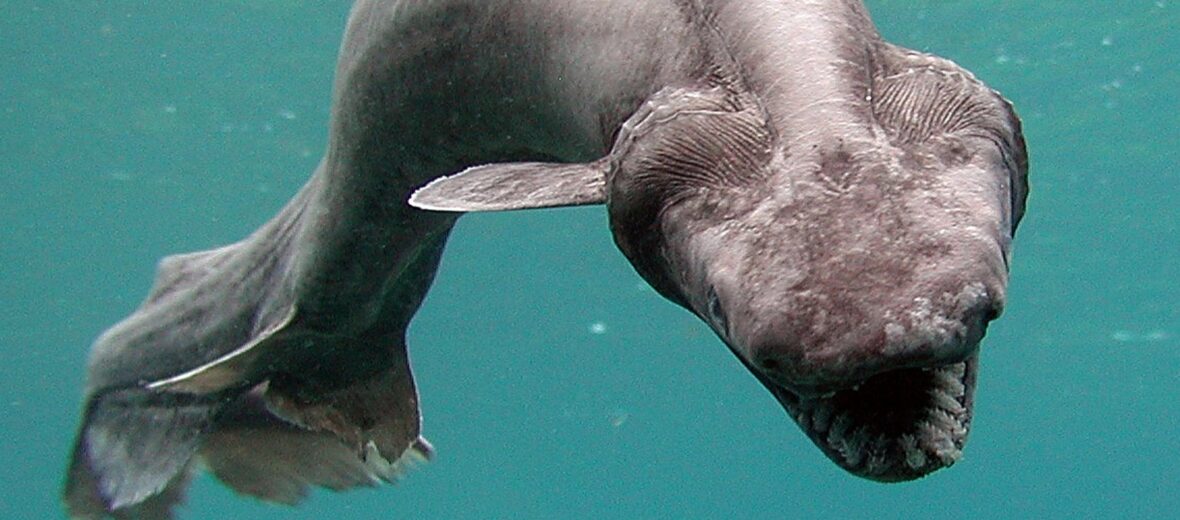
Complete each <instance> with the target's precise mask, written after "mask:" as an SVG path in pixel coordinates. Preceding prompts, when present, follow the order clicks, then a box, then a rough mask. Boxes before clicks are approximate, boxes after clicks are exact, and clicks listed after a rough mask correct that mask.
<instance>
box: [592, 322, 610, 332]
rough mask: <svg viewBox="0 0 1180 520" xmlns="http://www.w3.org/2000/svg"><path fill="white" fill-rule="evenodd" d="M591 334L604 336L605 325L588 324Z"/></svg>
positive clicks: (598, 323) (600, 323)
mask: <svg viewBox="0 0 1180 520" xmlns="http://www.w3.org/2000/svg"><path fill="white" fill-rule="evenodd" d="M589 328H590V333H591V334H606V324H605V323H603V322H601V321H596V322H594V323H591V324H590V327H589Z"/></svg>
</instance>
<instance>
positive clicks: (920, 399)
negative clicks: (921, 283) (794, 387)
mask: <svg viewBox="0 0 1180 520" xmlns="http://www.w3.org/2000/svg"><path fill="white" fill-rule="evenodd" d="M978 359H979V354H978V352H976V353H973V354H971V356H969V357H968V358H967V359H966V360H964V361H959V362H953V363H948V364H945V365H941V366H936V367H925V368H902V369H896V370H891V371H886V372H882V373H880V374H877V375H874V376H872V377H870V378H868V379H866V380H864V381H862V382H860V383H858V384H855V385H851V386H849V387H846V388H844V389H842V390H838V391H835V392H831V393H828V394H826V395H822V396H817V397H803V396H800V395H797V394H795V393H793V392H791V391H790V390H787V389H786V388H784V387H782V386H779V385H777V384H775V383H774V382H772V381H769V380H767V379H765V378H760V379H763V383H765V384H766V386H767V387H768V388H770V391H771V392H772V393H773V394H774V395H775V397H776V398H778V400H779V401H780V402H781V403H782V404H783V406H784V407H785V408H786V410H787V413H789V414H790V415H791V417H792V418H794V419H795V422H796V423H798V424H799V427H800V428H802V429H803V431H804V432H805V433H807V436H808V437H810V438H811V440H812V441H813V442H814V443H815V444H816V446H818V447H819V448H820V449H821V450H822V451H823V452H824V454H825V455H827V456H828V458H830V459H831V460H832V461H833V462H835V463H836V464H837V465H839V466H840V467H842V468H844V469H845V470H847V471H848V472H850V473H852V474H854V475H857V476H860V477H863V478H867V479H870V480H875V481H879V482H903V481H907V480H914V479H917V478H921V477H924V476H926V475H928V474H930V473H932V472H934V471H936V470H939V469H942V468H945V467H948V466H951V465H952V464H954V463H955V462H957V461H958V460H959V458H960V457H961V456H962V453H963V446H964V444H965V443H966V441H967V433H968V430H969V429H970V424H971V411H972V405H973V397H972V396H973V394H974V391H975V378H976V370H977V365H978Z"/></svg>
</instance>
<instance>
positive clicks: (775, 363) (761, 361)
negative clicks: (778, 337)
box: [757, 356, 783, 374]
mask: <svg viewBox="0 0 1180 520" xmlns="http://www.w3.org/2000/svg"><path fill="white" fill-rule="evenodd" d="M757 365H758V368H759V369H761V370H762V372H763V373H766V374H777V373H779V371H780V370H782V368H783V365H782V362H781V361H779V360H778V359H775V358H773V357H769V356H762V357H760V358H758V360H757Z"/></svg>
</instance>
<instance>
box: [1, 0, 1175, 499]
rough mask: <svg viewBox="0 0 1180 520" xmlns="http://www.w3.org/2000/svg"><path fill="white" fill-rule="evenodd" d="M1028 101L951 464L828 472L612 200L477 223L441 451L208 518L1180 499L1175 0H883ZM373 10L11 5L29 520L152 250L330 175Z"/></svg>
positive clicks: (19, 430)
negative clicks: (960, 436)
mask: <svg viewBox="0 0 1180 520" xmlns="http://www.w3.org/2000/svg"><path fill="white" fill-rule="evenodd" d="M869 4H870V8H871V9H872V11H873V13H874V16H875V19H876V21H877V23H878V25H879V26H880V29H881V31H882V32H883V33H884V34H885V35H886V36H887V37H888V38H889V39H891V40H893V41H895V42H898V43H901V44H904V45H907V46H910V47H914V48H917V49H921V50H926V51H931V52H936V53H938V54H941V55H944V56H947V57H950V58H952V59H955V60H956V61H958V62H959V63H961V64H963V65H965V66H966V67H968V68H969V69H971V70H973V71H974V72H975V73H976V74H977V75H978V76H979V77H981V78H982V79H984V80H985V81H987V82H988V83H989V84H991V85H992V86H994V87H996V88H998V89H999V90H1001V91H1002V92H1004V93H1005V95H1007V96H1008V97H1009V98H1010V99H1012V100H1013V102H1014V103H1015V105H1016V107H1017V109H1018V111H1019V112H1020V114H1021V115H1022V116H1023V118H1024V124H1025V132H1026V137H1027V139H1028V144H1029V149H1030V153H1031V162H1032V168H1031V179H1032V195H1031V198H1030V201H1029V213H1028V216H1027V219H1026V220H1025V222H1024V223H1023V224H1022V227H1021V229H1020V232H1019V236H1018V237H1017V247H1016V252H1015V259H1014V264H1013V273H1012V285H1011V292H1010V298H1009V304H1008V309H1007V311H1006V313H1005V316H1004V317H1003V318H1002V319H1001V320H1000V321H998V322H996V323H995V324H993V325H992V327H991V328H990V330H989V334H988V337H987V338H986V340H985V341H984V345H983V353H982V367H981V370H982V373H981V376H980V383H979V388H978V391H977V405H976V414H975V421H974V426H973V432H972V436H971V440H970V442H969V443H968V446H967V451H966V455H965V457H964V459H963V460H962V461H961V462H960V463H959V464H957V465H955V466H954V467H953V468H950V469H947V470H943V471H941V472H938V473H935V474H934V475H932V476H930V477H928V478H926V479H923V480H920V481H917V482H912V483H906V484H894V485H882V484H875V483H871V482H867V481H863V480H860V479H857V478H855V477H851V476H849V475H847V474H845V473H844V472H842V471H841V470H839V469H838V468H836V466H835V465H833V464H832V463H830V462H829V461H828V460H827V459H826V458H824V457H823V455H821V454H820V452H819V450H817V449H816V448H815V447H814V446H812V444H811V443H810V441H808V440H807V439H806V438H805V437H804V435H803V434H802V432H800V431H799V429H798V428H797V427H796V426H795V424H794V423H793V422H792V421H791V420H790V419H789V418H788V417H787V416H786V414H785V413H783V411H782V409H781V407H780V406H779V405H778V404H777V403H776V402H775V401H774V399H773V398H772V397H771V396H770V394H769V393H768V392H767V391H766V390H765V389H763V388H762V387H761V385H760V384H759V383H757V382H756V381H755V380H754V378H753V377H751V376H750V375H749V374H748V373H747V371H746V370H745V369H744V368H742V367H741V366H740V365H739V364H738V362H737V361H736V360H735V359H734V358H733V357H732V356H731V355H730V354H729V352H728V351H727V350H726V349H725V347H724V346H723V345H721V344H720V342H719V341H718V340H717V339H716V338H715V337H714V336H713V335H712V333H711V332H709V331H708V330H707V329H706V328H705V326H704V325H703V324H702V323H699V322H698V321H697V320H696V319H695V318H693V317H691V316H689V315H688V314H687V313H686V312H684V311H682V310H680V309H679V308H676V307H674V306H673V305H671V304H669V303H667V302H665V301H663V300H662V299H661V298H659V297H658V296H657V295H655V294H654V293H653V292H652V291H650V290H648V289H646V288H645V286H644V284H643V283H642V282H641V280H640V279H639V278H638V277H637V276H636V275H635V274H634V273H633V271H632V270H631V268H630V266H629V265H628V264H627V262H626V261H625V260H624V259H623V257H622V255H621V254H619V253H618V252H617V251H616V249H615V248H614V246H613V244H612V242H611V240H610V237H609V234H608V232H607V229H606V225H605V215H604V212H603V211H602V210H601V209H600V208H589V209H576V210H550V211H541V212H527V213H520V214H497V215H477V216H469V217H465V218H464V219H463V220H462V221H461V223H460V225H459V227H458V229H457V231H456V233H455V235H454V237H453V239H452V241H451V243H450V246H449V249H448V252H447V255H446V257H445V260H444V262H443V266H442V269H441V271H440V273H439V277H438V281H437V283H436V286H435V288H434V290H433V292H432V293H431V294H430V296H429V298H428V300H427V302H426V305H425V306H424V308H423V309H422V311H421V313H420V314H419V315H418V317H417V318H416V320H415V322H414V324H413V326H412V328H411V331H410V336H411V337H410V342H411V343H410V344H411V349H412V356H413V362H414V367H415V370H416V374H417V377H418V384H419V390H420V392H421V394H422V404H423V409H424V421H425V434H426V436H427V437H428V438H429V439H431V441H432V442H433V443H434V444H435V446H436V448H437V449H438V457H437V459H436V460H435V461H434V462H432V463H430V464H429V465H426V466H424V467H422V468H420V469H418V470H416V471H414V472H413V473H411V474H410V475H409V477H408V478H407V479H406V480H404V481H403V482H402V483H400V484H399V485H397V486H387V487H382V488H376V489H374V490H362V491H358V492H351V493H346V494H333V493H327V492H317V493H315V494H313V496H312V497H311V498H310V500H309V501H308V502H307V503H306V504H304V505H303V506H301V507H300V508H299V509H287V508H281V507H274V506H267V505H262V504H259V503H257V502H254V501H251V500H249V499H243V498H239V497H236V496H234V495H233V494H232V493H231V492H229V491H227V490H225V489H224V488H222V487H220V486H218V485H217V484H216V483H214V482H213V481H212V480H211V479H209V478H208V477H202V478H200V479H198V481H197V482H196V485H195V486H194V488H193V491H192V493H191V495H190V500H189V505H187V506H185V507H183V508H182V515H181V517H182V518H189V519H213V518H218V519H220V518H263V519H266V518H274V519H278V518H306V519H312V518H334V519H387V518H424V519H434V518H437V519H458V518H473V519H477V518H478V519H483V518H520V519H548V518H595V519H599V518H944V517H957V518H1176V517H1177V515H1180V461H1178V454H1180V419H1178V413H1180V407H1178V400H1180V290H1178V288H1177V285H1178V282H1180V267H1178V262H1177V258H1178V257H1180V226H1178V222H1180V209H1178V208H1180V203H1178V202H1177V199H1180V168H1178V167H1177V164H1178V163H1180V154H1178V153H1177V152H1176V148H1177V146H1178V145H1180V125H1178V123H1177V121H1180V118H1178V117H1177V114H1180V101H1178V99H1180V67H1177V64H1178V62H1177V58H1176V52H1177V51H1176V49H1180V2H1176V1H1175V0H1103V1H1098V0H1074V1H1068V2H1067V1H1054V0H1050V1H1032V0H1019V1H1016V0H1014V1H1008V2H978V1H977V2H967V1H959V0H954V1H951V0H941V1H933V0H931V1H915V0H877V1H872V2H869ZM347 9H348V5H347V2H345V1H342V0H335V1H331V2H312V1H296V0H289V1H280V0H234V1H231V0H207V1H204V2H132V1H126V0H106V1H101V2H100V1H97V0H77V1H69V2H63V1H54V0H49V1H34V0H0V440H2V442H3V447H2V449H0V467H2V468H4V470H3V471H0V518H13V519H17V518H59V517H61V516H62V513H61V509H60V507H59V505H58V498H57V497H58V493H59V488H60V482H61V479H62V471H63V469H64V467H65V463H66V457H67V455H68V450H69V447H70V444H71V442H72V437H73V435H74V429H75V428H76V421H77V413H78V408H79V406H80V393H81V385H82V380H83V374H84V367H85V357H86V352H87V350H88V346H89V344H90V342H91V341H92V340H93V339H94V337H95V336H96V335H97V334H98V333H99V332H101V331H102V330H103V329H104V328H106V327H107V326H109V325H111V324H113V323H114V322H116V321H117V320H118V319H120V318H121V317H122V316H124V315H125V314H126V313H128V312H129V311H130V310H131V309H133V308H134V307H135V306H136V305H137V304H138V302H139V301H140V299H141V298H142V297H143V296H144V295H145V294H146V292H147V289H148V286H149V284H150V282H151V277H152V272H153V270H154V265H155V262H156V259H158V258H159V257H161V256H163V255H165V254H169V253H174V252H181V251H191V250H198V249H206V248H209V247H212V246H215V245H220V244H224V243H227V242H231V241H234V240H237V239H238V238H240V237H242V236H243V235H245V234H246V233H248V232H249V231H251V230H253V229H254V228H255V227H256V226H257V225H259V224H260V223H262V222H263V221H264V220H265V219H267V218H268V217H269V216H271V215H272V214H273V213H274V212H275V211H276V210H277V209H278V208H279V207H280V205H282V204H283V203H284V202H285V201H286V200H287V199H288V198H289V197H290V196H291V195H292V194H293V193H294V191H295V190H296V189H297V188H298V187H299V186H300V185H301V184H302V183H303V182H304V180H305V179H306V178H307V176H308V175H309V174H310V172H311V170H312V168H313V167H314V166H315V163H316V161H317V159H318V156H319V154H320V151H321V149H322V146H323V143H324V139H325V128H326V118H327V113H328V112H327V111H328V99H329V90H330V81H331V74H332V70H333V62H334V58H335V53H336V48H337V45H338V43H339V38H340V33H341V30H342V28H343V24H344V19H345V15H346V13H347Z"/></svg>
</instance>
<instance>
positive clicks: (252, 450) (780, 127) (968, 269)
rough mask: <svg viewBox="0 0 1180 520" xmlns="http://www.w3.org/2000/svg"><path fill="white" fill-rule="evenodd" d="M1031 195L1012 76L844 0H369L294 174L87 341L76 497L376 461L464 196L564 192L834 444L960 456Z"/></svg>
mask: <svg viewBox="0 0 1180 520" xmlns="http://www.w3.org/2000/svg"><path fill="white" fill-rule="evenodd" d="M1027 191H1028V187H1027V157H1026V152H1025V148H1024V141H1023V137H1022V135H1021V130H1020V123H1019V120H1018V119H1017V117H1016V115H1015V114H1014V112H1013V110H1012V107H1011V106H1010V104H1009V103H1008V102H1007V101H1006V100H1004V99H1003V98H1002V97H1000V95H999V94H997V93H996V92H994V91H993V90H991V89H989V88H988V87H986V86H985V85H983V84H982V83H981V82H980V81H978V80H977V79H976V78H975V77H974V76H972V75H971V74H970V73H969V72H967V71H966V70H964V69H962V68H960V67H958V66H957V65H955V64H953V63H951V62H949V61H947V60H944V59H941V58H937V57H935V56H931V55H928V54H924V53H919V52H916V51H912V50H908V49H904V48H901V47H897V46H895V45H892V44H890V43H887V42H885V41H883V40H882V39H881V38H880V36H879V35H878V34H877V32H876V29H875V28H874V26H873V24H872V22H871V20H870V19H869V16H868V13H867V11H866V10H865V8H864V6H863V5H862V4H861V3H860V2H858V1H852V0H807V1H805V0H744V1H739V0H658V1H651V2H632V1H623V0H604V1H601V2H580V1H575V0H434V1H409V0H405V1H395V0H361V1H358V2H357V3H356V5H354V7H353V10H352V13H351V15H350V18H349V23H348V28H347V30H346V34H345V38H344V43H343V45H342V48H341V51H340V59H339V63H338V66H337V70H336V83H335V88H334V97H333V110H332V118H331V128H330V137H329V143H328V147H327V150H326V153H325V156H324V158H323V160H322V161H321V163H320V165H319V167H318V168H317V169H316V171H315V172H314V173H313V175H312V177H311V179H310V180H309V181H308V183H307V184H306V185H305V186H304V187H303V188H302V189H301V190H300V192H299V193H298V194H297V195H296V196H295V197H294V198H293V199H292V200H291V202H289V203H288V204H287V206H286V207H284V209H283V210H282V211H280V213H279V214H278V215H276V216H275V217H274V218H273V219H272V220H271V221H269V222H267V223H265V224H264V225H263V226H262V227H260V228H259V229H258V231H256V232H255V233H253V234H252V235H251V236H249V237H247V238H245V239H243V240H242V241H240V242H237V243H235V244H231V245H228V246H225V247H222V248H219V249H214V250H210V251H203V252H197V253H190V254H184V255H176V256H171V257H167V258H165V259H164V260H163V261H161V263H160V267H159V273H158V275H157V279H156V283H155V286H154V287H153V289H152V291H151V293H150V294H149V295H148V297H147V299H146V300H145V301H144V303H143V304H142V305H141V306H140V307H139V308H138V309H137V310H136V311H135V312H134V313H132V314H131V315H130V316H128V317H127V318H126V319H125V320H123V321H122V322H120V323H118V324H116V325H115V326H113V327H112V328H111V329H109V330H108V331H106V332H105V333H104V334H102V336H100V337H99V339H98V340H97V341H96V342H95V345H94V347H93V350H92V353H91V358H90V368H89V374H88V380H87V385H86V402H85V405H84V408H83V417H82V423H81V426H80V428H79V433H78V438H77V442H76V444H75V446H74V450H73V457H72V460H71V464H70V467H69V469H68V472H67V477H66V486H65V501H66V506H67V509H68V510H69V513H70V515H71V516H73V517H75V518H108V517H111V518H144V519H161V518H170V517H171V516H172V510H173V508H174V506H175V505H176V504H177V503H179V502H180V501H181V500H182V499H183V494H184V493H183V492H184V488H185V487H186V485H187V483H188V480H189V479H190V477H191V475H192V474H193V473H194V472H195V471H196V470H197V469H198V468H200V467H204V468H205V469H207V470H209V471H210V472H212V473H213V474H214V475H215V476H216V477H217V478H219V479H220V480H221V481H222V482H224V483H225V484H226V485H227V486H229V487H231V488H233V489H234V490H236V491H238V492H240V493H243V494H246V495H250V496H254V497H257V498H260V499H263V500H268V501H273V502H278V503H285V504H294V503H297V502H298V501H299V500H301V499H302V497H304V496H305V495H306V493H307V492H308V490H309V488H312V487H324V488H328V489H333V490H343V489H348V488H352V487H356V486H365V485H373V484H376V483H379V482H383V481H389V480H393V479H394V478H396V477H397V476H398V475H400V474H401V473H402V471H403V470H404V469H405V468H407V467H409V466H410V465H412V464H413V463H415V462H418V461H422V460H426V459H427V458H429V456H430V455H431V453H432V447H431V446H430V444H429V443H428V442H427V441H426V440H425V438H423V437H422V434H421V432H422V427H421V420H420V412H419V409H418V396H417V391H416V389H415V385H414V378H413V375H412V372H411V364H410V362H409V357H408V350H407V346H406V344H405V331H406V327H407V325H408V324H409V322H410V320H411V318H412V317H413V315H414V313H415V312H416V311H417V309H418V307H419V305H420V304H421V302H422V299H423V297H424V296H425V294H426V291H427V290H428V289H429V287H430V284H431V281H432V279H433V276H434V273H435V270H436V269H437V266H438V261H439V258H440V257H441V255H442V252H443V248H444V245H445V243H446V239H447V236H448V234H449V232H450V229H451V227H452V226H453V225H454V222H455V220H456V219H457V218H458V216H459V215H460V214H461V213H463V212H472V211H501V210H518V209H529V208H546V207H558V206H572V205H585V204H602V205H605V207H606V213H607V216H608V221H609V230H610V232H611V233H612V235H613V236H614V239H615V242H616V244H617V245H618V247H619V250H620V251H621V252H622V253H623V254H624V255H625V256H626V258H627V259H628V260H629V261H630V262H631V264H632V265H633V266H634V267H635V269H636V271H637V272H638V273H639V274H640V276H642V277H643V278H644V279H645V280H646V281H647V282H648V283H650V284H651V286H652V287H653V288H655V289H656V290H657V291H658V292H659V293H660V294H662V295H663V296H664V297H666V298H667V299H668V300H670V301H672V302H673V303H675V304H677V305H680V306H682V307H684V308H685V309H687V310H688V311H690V312H692V313H694V314H696V315H697V316H699V317H700V318H701V320H702V321H703V322H704V323H705V324H707V325H708V326H709V327H710V328H711V329H712V330H713V331H714V332H716V334H717V336H718V337H719V338H720V339H721V340H722V342H723V343H724V344H725V345H726V346H727V347H728V348H729V349H730V350H731V351H732V352H733V353H734V355H735V356H736V357H737V359H738V360H739V361H740V363H741V364H743V365H744V366H745V367H747V368H748V369H749V370H750V372H751V373H752V374H753V375H754V376H755V377H756V378H758V380H759V381H761V382H762V383H763V384H764V385H765V386H766V387H767V389H768V390H769V391H770V392H771V393H772V394H773V395H774V396H775V397H776V398H777V399H778V401H779V402H780V403H781V404H782V406H783V407H784V408H785V409H786V411H787V412H788V414H789V415H790V416H791V417H792V418H793V419H794V420H795V421H796V422H797V423H798V424H799V426H800V428H801V429H802V430H803V431H804V432H805V433H806V434H807V436H808V437H809V438H811V439H812V441H813V442H815V444H816V445H817V446H818V447H819V448H820V450H821V451H822V452H823V453H824V454H825V455H826V456H828V457H829V458H830V459H831V460H832V461H834V462H835V463H836V464H837V465H839V466H840V467H842V468H844V469H846V470H848V471H849V472H851V473H853V474H856V475H859V476H862V477H865V478H869V479H874V480H878V481H902V480H910V479H914V478H919V477H922V476H924V475H927V474H929V473H931V472H933V471H935V470H938V469H940V468H944V467H947V466H950V465H951V464H953V463H954V462H955V461H957V460H958V459H959V458H960V456H961V454H962V450H963V447H964V443H965V441H966V437H967V433H968V431H969V428H970V422H971V418H972V406H973V394H974V389H975V384H976V379H977V374H978V371H979V359H980V357H981V356H980V344H981V341H982V339H983V337H984V335H985V333H986V330H987V327H988V324H989V323H990V322H991V321H992V320H994V319H995V318H996V317H998V316H999V314H1000V313H1001V312H1002V310H1003V308H1004V304H1005V299H1006V297H1005V295H1006V290H1007V284H1008V265H1009V261H1010V254H1011V244H1012V237H1013V234H1014V233H1015V230H1016V227H1017V225H1018V223H1019V221H1020V219H1021V217H1022V216H1023V213H1024V202H1025V198H1026V196H1027Z"/></svg>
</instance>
